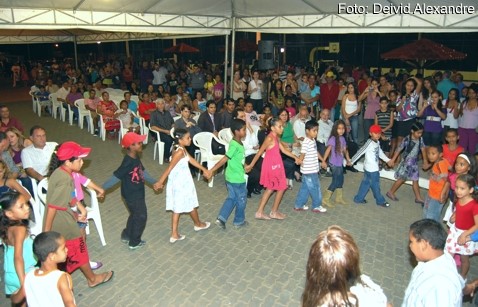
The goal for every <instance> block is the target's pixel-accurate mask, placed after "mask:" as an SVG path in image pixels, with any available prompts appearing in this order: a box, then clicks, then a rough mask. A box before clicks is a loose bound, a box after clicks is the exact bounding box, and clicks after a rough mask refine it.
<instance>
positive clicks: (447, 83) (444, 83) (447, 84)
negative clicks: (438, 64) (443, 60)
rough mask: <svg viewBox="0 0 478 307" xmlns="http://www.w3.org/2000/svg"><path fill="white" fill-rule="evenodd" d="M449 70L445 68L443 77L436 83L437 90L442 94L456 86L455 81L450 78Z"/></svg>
mask: <svg viewBox="0 0 478 307" xmlns="http://www.w3.org/2000/svg"><path fill="white" fill-rule="evenodd" d="M450 78H451V71H449V70H447V71H445V72H444V73H443V79H442V80H441V81H440V82H438V83H437V90H439V91H440V92H442V93H443V94H445V93H448V92H449V91H450V90H451V89H452V88H454V87H456V85H455V83H453V81H451V80H450Z"/></svg>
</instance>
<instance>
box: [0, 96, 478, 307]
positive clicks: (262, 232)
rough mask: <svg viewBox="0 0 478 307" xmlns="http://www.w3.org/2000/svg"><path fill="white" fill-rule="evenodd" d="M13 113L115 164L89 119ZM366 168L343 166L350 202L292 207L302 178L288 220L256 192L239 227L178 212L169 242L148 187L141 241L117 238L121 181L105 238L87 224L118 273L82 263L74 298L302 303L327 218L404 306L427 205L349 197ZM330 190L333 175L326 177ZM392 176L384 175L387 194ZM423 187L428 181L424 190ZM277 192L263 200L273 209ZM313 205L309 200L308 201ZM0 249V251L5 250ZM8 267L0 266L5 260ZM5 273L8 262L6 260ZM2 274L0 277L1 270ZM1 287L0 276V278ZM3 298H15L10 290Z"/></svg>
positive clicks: (114, 145)
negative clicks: (412, 228) (416, 232)
mask: <svg viewBox="0 0 478 307" xmlns="http://www.w3.org/2000/svg"><path fill="white" fill-rule="evenodd" d="M9 107H10V110H11V113H12V115H13V116H16V117H19V118H21V119H22V122H23V123H24V125H25V127H26V130H28V129H29V127H31V126H32V125H33V124H40V125H42V126H44V127H45V128H46V130H47V138H48V140H49V141H56V142H59V143H60V142H63V141H67V140H74V141H76V142H78V143H80V144H82V145H83V146H90V147H92V148H93V151H92V153H91V155H90V156H89V157H88V158H87V160H86V161H85V164H84V167H83V170H84V173H85V174H86V175H87V176H88V177H90V178H92V179H93V180H94V181H95V182H96V183H103V182H104V181H105V180H106V179H107V178H108V177H109V176H110V175H111V174H112V172H113V171H114V170H115V169H116V168H117V167H118V166H119V164H120V162H121V160H122V157H123V154H122V151H121V148H120V146H119V145H118V142H117V141H112V140H106V142H103V141H101V140H100V139H99V138H97V137H93V136H92V135H90V134H89V133H88V132H87V131H86V129H85V130H80V129H79V128H78V126H76V125H74V126H69V125H68V124H67V123H63V122H61V121H59V120H55V119H53V118H51V117H41V118H39V117H38V116H37V115H35V114H33V112H32V107H31V102H22V103H18V102H17V103H15V104H9ZM152 157H153V146H152V144H149V145H146V146H145V147H144V152H143V158H142V161H143V163H144V165H145V167H146V169H147V170H148V171H149V172H150V173H151V174H152V175H153V176H154V177H158V178H159V176H160V174H161V173H162V172H163V171H164V170H165V168H166V167H167V164H165V165H162V166H160V165H159V164H158V162H157V161H153V159H152ZM361 178H362V174H361V173H356V174H353V173H350V172H349V173H347V175H346V177H345V185H344V194H345V198H346V199H347V200H348V201H349V202H350V205H348V206H337V207H336V208H333V209H329V211H328V212H327V213H325V214H316V213H312V212H295V211H293V206H294V201H295V197H296V195H297V192H298V190H299V184H300V183H296V182H294V188H293V190H291V191H287V192H286V193H285V196H284V198H283V200H282V205H281V210H282V211H283V212H284V213H286V214H287V215H288V216H287V218H286V219H285V220H284V221H258V220H255V219H254V212H255V210H256V209H257V206H258V203H259V200H260V196H257V195H253V197H252V198H251V199H248V203H247V210H246V219H247V220H248V221H249V223H250V224H249V226H247V227H245V228H243V229H235V228H234V227H233V226H232V218H231V219H230V220H229V221H228V223H227V229H226V230H225V231H224V230H222V229H220V228H219V227H217V226H216V225H214V224H213V225H212V226H211V228H210V229H209V230H205V231H200V232H195V231H194V229H193V223H192V221H191V219H190V218H189V216H188V215H183V216H181V219H180V224H179V230H180V233H181V234H184V235H186V239H185V240H184V241H178V242H176V243H175V244H170V243H169V236H170V221H171V214H170V213H169V212H166V211H165V192H162V193H155V192H154V191H153V190H152V189H151V188H147V191H146V199H147V205H148V224H147V227H146V230H145V232H144V236H143V239H144V240H146V241H147V244H146V246H145V247H144V248H141V249H138V250H135V251H131V250H129V249H128V248H127V246H126V245H125V244H123V243H121V241H120V233H121V230H122V229H123V227H124V226H125V222H126V218H127V210H126V207H125V205H124V204H123V202H122V200H121V196H120V189H119V187H116V188H115V189H114V190H112V191H109V193H108V194H107V196H106V199H105V200H104V201H103V202H102V203H101V216H102V220H103V227H104V231H105V237H106V241H107V245H106V246H104V247H103V246H101V243H100V240H99V237H98V234H97V232H96V228H95V226H94V223H93V222H92V223H91V225H90V229H91V234H90V235H89V236H88V240H87V242H88V249H89V253H90V256H91V258H92V259H93V260H98V261H102V262H103V263H104V268H102V269H100V271H104V270H114V271H115V276H114V279H113V281H112V282H110V283H108V284H105V285H102V286H100V287H98V288H95V289H89V288H88V286H87V283H86V281H85V278H84V277H83V275H82V274H81V272H79V271H77V272H74V273H73V275H72V276H73V282H74V291H75V298H76V302H77V304H78V305H79V306H122V307H126V306H299V305H300V298H301V295H302V290H303V287H304V283H305V266H306V262H307V257H308V252H309V248H310V246H311V244H312V242H313V241H314V239H315V237H316V236H317V234H318V233H319V232H320V231H322V230H324V229H325V228H326V227H328V226H330V225H334V224H337V225H340V226H342V227H344V228H345V229H347V230H349V231H350V232H351V233H352V234H353V236H354V238H355V240H356V241H357V243H358V245H359V247H360V252H361V255H360V257H361V263H362V272H363V273H365V274H368V275H370V276H371V278H372V279H373V280H374V281H375V282H376V283H378V284H379V285H381V286H382V287H383V289H384V291H385V293H386V295H387V297H388V299H389V301H390V302H391V303H393V305H395V306H400V305H401V303H402V298H403V295H404V291H405V287H406V285H407V284H408V281H409V279H410V275H411V272H412V269H413V266H412V262H413V260H412V258H413V257H411V256H410V253H409V251H408V227H409V225H410V224H411V223H412V222H414V221H415V220H418V219H420V218H421V213H422V211H421V207H420V206H419V205H417V204H415V203H414V196H413V192H412V189H411V187H410V186H403V187H402V188H401V189H400V190H399V191H398V192H397V197H398V198H400V202H392V203H391V207H390V208H388V209H387V208H381V207H378V206H376V205H375V202H374V199H373V196H372V194H371V193H369V194H368V195H367V200H368V204H366V205H355V204H353V202H352V198H353V196H354V193H356V191H357V190H358V186H359V184H360V180H361ZM320 180H321V187H322V191H324V190H325V189H326V188H327V186H328V185H329V183H330V178H321V179H320ZM195 184H196V189H197V191H198V198H199V203H200V207H199V215H200V217H201V219H202V220H203V221H210V222H211V223H213V222H214V221H215V218H216V215H217V213H218V210H219V208H220V206H221V204H222V202H223V201H224V199H225V198H226V195H227V190H226V188H225V184H224V175H222V174H218V175H217V176H216V178H215V180H214V187H213V188H209V187H208V186H207V183H206V182H205V181H202V180H201V181H195ZM391 184H392V182H391V181H389V180H383V181H382V182H381V188H382V193H383V194H384V193H385V192H386V191H387V190H388V189H389V188H390V186H391ZM425 193H426V192H425V191H423V190H422V194H423V196H425ZM271 205H272V201H269V204H268V205H267V207H266V210H267V209H268V210H270V207H271ZM309 205H310V202H309ZM0 254H2V255H1V257H2V258H1V259H3V251H2V252H0ZM477 267H478V265H477V264H476V259H472V269H471V272H470V274H469V277H470V278H476V277H478V269H477ZM2 268H3V266H2ZM2 276H3V269H2ZM2 279H3V278H2ZM0 287H2V288H3V283H2V284H1V285H0ZM0 301H3V303H2V304H1V305H2V306H9V303H8V301H7V300H5V299H4V296H3V297H2V299H0Z"/></svg>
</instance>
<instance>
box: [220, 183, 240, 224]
mask: <svg viewBox="0 0 478 307" xmlns="http://www.w3.org/2000/svg"><path fill="white" fill-rule="evenodd" d="M226 187H227V191H228V194H227V198H226V200H225V201H224V204H223V205H222V207H221V210H219V215H218V216H217V218H218V219H219V220H221V221H223V222H224V223H226V222H227V219H228V218H229V216H230V215H231V213H232V210H233V209H234V207H236V213H235V214H234V221H233V222H232V223H233V224H234V225H236V226H237V225H242V224H244V220H245V218H246V204H247V198H246V195H247V189H246V183H245V182H244V183H231V182H228V181H226Z"/></svg>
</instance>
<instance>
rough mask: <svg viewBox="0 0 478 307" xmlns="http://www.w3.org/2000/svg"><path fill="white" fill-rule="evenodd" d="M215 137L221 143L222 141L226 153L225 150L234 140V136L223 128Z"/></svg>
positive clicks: (227, 129)
mask: <svg viewBox="0 0 478 307" xmlns="http://www.w3.org/2000/svg"><path fill="white" fill-rule="evenodd" d="M217 136H218V138H219V139H220V140H221V141H223V143H225V144H226V151H227V148H229V143H230V142H231V140H232V139H233V138H234V136H233V135H232V131H231V129H229V128H224V129H222V130H221V131H219V133H218V135H217Z"/></svg>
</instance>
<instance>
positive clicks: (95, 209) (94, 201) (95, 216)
mask: <svg viewBox="0 0 478 307" xmlns="http://www.w3.org/2000/svg"><path fill="white" fill-rule="evenodd" d="M47 190H48V178H44V179H43V180H42V181H40V182H39V183H38V196H39V198H40V200H41V202H42V203H43V204H45V206H46V194H47V193H46V192H43V191H47ZM85 190H86V192H88V194H89V195H90V205H89V206H86V211H87V212H88V220H93V221H94V222H95V225H96V230H97V231H98V235H99V236H100V240H101V244H102V245H103V246H105V245H106V241H105V235H104V232H103V223H102V222H101V213H100V206H99V203H98V198H97V196H96V192H95V191H94V190H92V189H90V188H86V189H85ZM44 208H45V207H44V206H43V211H41V210H40V213H39V214H40V215H41V221H43V216H44V214H45V211H44V210H45V209H44ZM35 219H37V216H36V215H35ZM85 230H86V234H90V228H89V225H87V226H86V229H85ZM40 232H41V231H40Z"/></svg>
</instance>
